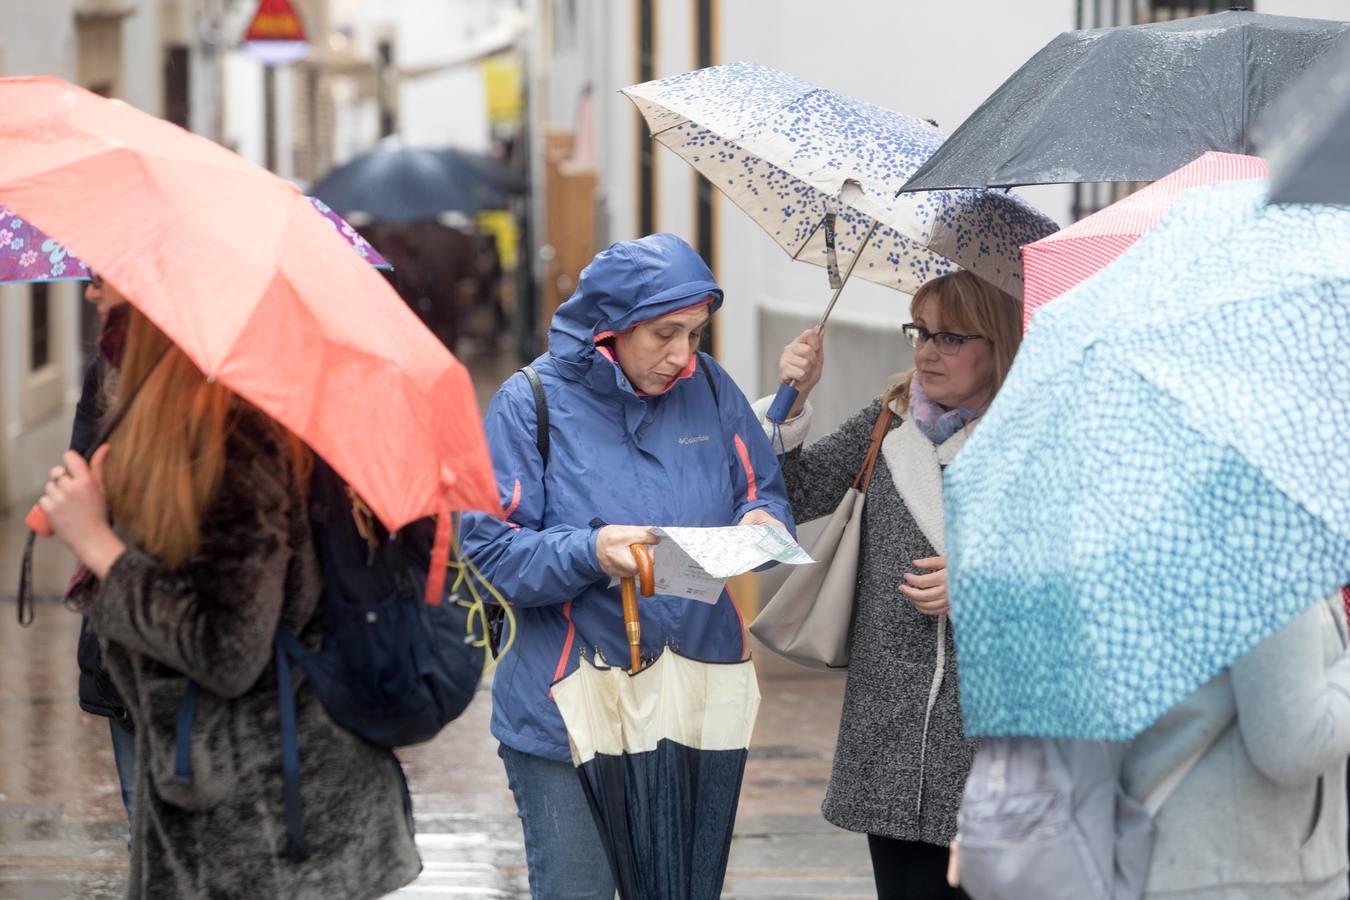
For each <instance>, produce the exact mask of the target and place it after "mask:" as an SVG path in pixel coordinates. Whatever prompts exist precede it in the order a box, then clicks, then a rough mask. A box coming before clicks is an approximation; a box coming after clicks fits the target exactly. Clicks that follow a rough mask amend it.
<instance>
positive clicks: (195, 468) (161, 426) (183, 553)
mask: <svg viewBox="0 0 1350 900" xmlns="http://www.w3.org/2000/svg"><path fill="white" fill-rule="evenodd" d="M129 313H130V315H129V319H128V322H127V336H126V347H125V350H124V351H123V355H122V365H121V371H120V378H119V384H120V388H121V390H120V391H119V394H120V396H119V399H118V406H117V408H116V409H115V410H114V411H113V413H112V414H113V415H118V414H123V418H122V421H121V422H120V423H119V424H118V426H117V428H116V429H114V431H113V433H112V435H111V436H110V437H109V439H108V458H107V461H106V465H105V467H104V478H105V484H104V490H105V492H106V494H107V497H108V507H109V510H110V511H111V513H112V517H113V520H114V521H116V522H117V523H118V525H119V526H121V527H122V528H125V529H126V531H127V532H128V533H129V534H130V535H131V537H132V538H133V539H134V540H135V541H136V543H137V544H138V545H139V546H140V547H141V548H143V549H144V550H145V551H146V552H148V553H150V554H151V555H153V556H155V557H156V558H157V559H159V560H160V561H161V562H162V563H164V564H165V565H167V566H169V567H170V568H175V569H176V568H181V567H182V566H183V565H185V564H186V563H187V562H188V560H190V559H191V558H192V556H193V554H194V553H196V552H197V549H198V547H199V546H200V544H201V524H202V517H203V515H204V514H205V512H206V510H207V507H208V506H210V504H211V501H212V500H214V499H215V497H216V494H217V492H218V491H219V490H220V485H221V482H222V480H223V479H224V475H225V444H226V440H227V438H228V437H229V434H230V431H231V429H232V428H233V426H234V423H235V422H236V421H237V419H238V416H239V413H240V412H242V411H243V409H245V408H246V406H245V404H244V402H243V401H242V400H240V399H239V397H238V396H237V395H236V394H235V393H234V392H233V391H231V390H230V389H229V388H226V387H225V386H223V385H220V384H217V383H215V382H214V381H209V380H208V379H207V378H206V376H205V375H204V374H202V371H201V370H200V369H198V368H197V366H196V365H195V364H194V363H193V362H192V360H191V359H189V358H188V356H187V354H186V353H184V352H183V351H182V350H180V349H179V348H178V347H177V346H176V345H175V344H174V343H173V342H172V341H170V340H169V338H168V337H167V336H165V334H164V333H163V332H162V331H160V330H159V329H158V328H156V327H155V326H154V324H153V323H152V322H151V321H150V320H149V319H147V318H146V317H145V316H144V315H142V314H141V313H140V311H139V310H136V309H134V308H133V309H131V310H129ZM138 385H139V389H137V386H138ZM133 391H134V392H135V394H134V397H133V396H131V392H133ZM123 407H125V412H124V413H123V410H122V408H123ZM273 424H274V426H275V423H273ZM275 427H276V428H277V429H278V437H279V438H280V439H281V441H282V443H283V446H284V447H285V448H286V449H287V451H288V455H289V456H290V457H291V460H292V462H293V463H294V464H295V467H296V468H295V471H296V472H297V473H299V472H304V471H307V470H308V464H309V460H310V457H309V451H308V449H307V448H305V446H304V444H303V443H301V442H300V441H299V439H298V438H296V437H294V436H293V435H291V434H290V432H288V431H286V430H285V429H283V428H281V427H280V426H275ZM302 483H303V482H302Z"/></svg>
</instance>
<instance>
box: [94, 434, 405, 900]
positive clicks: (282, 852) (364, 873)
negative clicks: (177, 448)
mask: <svg viewBox="0 0 1350 900" xmlns="http://www.w3.org/2000/svg"><path fill="white" fill-rule="evenodd" d="M226 454H227V461H226V467H225V475H224V480H223V483H222V485H221V488H220V490H219V493H218V495H217V497H216V498H215V500H213V501H212V503H211V505H210V507H209V508H208V510H207V513H206V515H205V517H204V519H203V522H202V541H201V548H200V549H199V550H198V552H197V554H196V556H195V557H194V558H193V559H192V560H190V561H189V562H188V564H187V565H186V566H184V567H182V568H181V569H178V570H170V569H168V568H166V567H165V566H164V565H162V564H161V563H160V562H158V561H157V560H156V559H155V558H154V557H152V556H150V555H148V554H147V553H145V552H143V551H141V550H139V549H137V548H136V547H135V546H134V545H132V544H131V543H130V542H128V550H127V552H125V553H124V554H123V555H122V556H121V557H119V558H118V559H117V561H116V562H115V563H114V564H113V566H112V568H111V569H110V570H109V572H108V575H107V577H106V578H105V579H104V580H103V581H102V582H95V581H92V580H87V581H86V583H85V584H84V585H82V586H81V587H80V588H79V589H77V591H76V593H75V594H74V595H73V596H72V599H73V600H74V601H75V602H76V603H77V605H79V606H80V607H81V608H82V609H83V611H84V612H85V613H86V614H87V615H88V616H89V620H90V625H91V627H92V628H93V630H94V632H95V633H96V634H98V635H99V637H100V639H101V642H102V644H103V648H104V659H105V660H106V663H107V666H108V670H109V672H110V674H111V675H112V678H113V681H114V683H115V684H116V685H117V688H118V690H119V691H120V692H121V694H122V697H123V698H125V700H126V703H127V706H128V708H129V709H130V712H131V718H132V721H133V722H134V724H135V728H136V763H137V765H136V800H135V812H134V818H133V821H132V841H131V851H132V855H131V866H130V872H129V877H128V887H127V896H128V897H130V898H135V900H140V898H165V900H169V898H173V900H193V898H243V897H248V898H260V900H261V898H286V900H297V898H315V900H338V898H366V897H377V896H380V895H382V894H386V893H389V892H390V891H393V890H395V889H397V888H399V887H401V886H402V885H405V884H407V883H408V882H409V881H411V880H413V879H414V878H415V877H416V876H417V874H418V872H419V871H420V870H421V862H420V860H419V858H418V855H417V849H416V847H415V845H414V843H413V831H412V810H411V807H410V805H409V803H408V801H406V800H405V796H406V795H405V793H404V787H403V775H402V772H401V770H400V769H399V767H398V763H397V761H396V760H395V758H394V756H393V754H392V753H390V752H389V751H387V750H383V749H379V748H376V747H374V746H372V745H370V744H367V743H366V742H364V741H363V740H361V739H360V738H358V737H356V736H355V735H353V734H351V733H350V732H347V731H345V730H344V729H342V728H340V727H338V726H337V725H336V724H334V723H333V721H332V720H331V719H330V718H329V717H328V715H327V713H325V712H324V709H323V707H322V706H321V705H320V703H319V700H318V697H317V696H316V695H315V694H314V693H313V691H311V690H310V689H309V688H308V686H307V685H306V682H305V680H304V677H303V675H302V674H301V673H300V672H299V671H298V670H296V671H294V673H293V674H294V677H295V682H296V684H295V688H294V690H295V703H296V717H297V730H298V736H299V745H300V764H301V776H300V777H301V798H302V802H303V814H304V826H305V837H306V841H307V843H308V847H309V852H310V855H309V857H308V858H307V859H306V860H305V861H304V862H302V863H300V864H298V865H297V864H293V863H292V862H291V861H290V860H289V858H288V855H287V842H286V812H285V804H284V801H283V799H282V778H281V743H280V741H281V738H280V735H281V729H280V726H279V724H278V704H277V677H276V666H275V663H274V661H273V643H272V641H273V635H274V634H275V633H276V626H277V623H278V621H282V622H285V623H286V624H288V625H289V626H290V627H291V628H293V629H295V631H296V632H297V633H299V634H300V636H301V639H302V640H304V641H305V642H306V643H307V644H309V645H310V646H317V643H318V639H319V627H320V621H321V609H320V590H321V581H320V576H319V570H318V563H317V560H316V558H315V555H314V548H313V545H312V543H311V538H310V530H309V522H308V515H307V510H306V508H305V504H304V501H303V500H302V498H301V496H300V494H299V491H298V489H297V487H296V483H295V479H293V478H291V477H289V475H288V464H287V462H286V460H285V456H284V454H283V452H282V449H281V447H280V446H279V445H278V442H277V441H276V439H275V436H274V432H273V430H272V429H271V427H270V426H269V425H268V424H267V423H266V421H265V420H263V419H262V418H261V417H260V416H258V415H257V414H256V413H253V414H245V415H243V416H242V417H241V419H240V421H239V422H238V424H237V425H236V427H235V428H234V429H233V432H232V434H231V436H230V438H229V441H228V444H227V450H226ZM123 539H124V540H126V537H125V535H124V536H123ZM189 678H192V679H194V680H196V681H197V682H198V684H199V685H200V686H201V694H200V696H199V700H198V705H197V713H196V719H195V723H194V726H193V729H192V768H193V776H194V777H193V781H192V783H191V784H190V785H183V784H178V783H175V781H174V779H173V765H174V736H175V726H176V719H177V715H178V709H179V704H180V700H181V698H182V696H183V692H184V690H185V689H186V687H187V684H188V679H189Z"/></svg>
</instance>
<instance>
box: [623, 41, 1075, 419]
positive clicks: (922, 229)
mask: <svg viewBox="0 0 1350 900" xmlns="http://www.w3.org/2000/svg"><path fill="white" fill-rule="evenodd" d="M624 94H626V95H627V96H628V98H629V99H630V100H632V101H633V103H634V104H636V105H637V108H638V110H639V111H640V112H641V113H642V115H643V117H644V118H645V119H646V121H647V125H648V127H649V128H650V129H651V132H652V137H653V138H655V139H656V140H657V141H658V142H660V143H661V144H664V145H665V146H666V147H668V148H670V149H671V150H672V151H674V152H675V153H676V154H677V155H678V156H679V157H680V158H682V159H683V160H685V161H686V162H687V163H689V164H690V165H692V166H693V167H694V168H695V169H697V170H698V171H699V172H700V173H701V174H702V175H703V176H704V177H705V178H707V179H708V180H709V181H710V182H712V184H713V185H715V186H716V187H717V188H718V189H719V190H721V191H722V192H723V193H724V194H726V195H727V197H729V198H730V199H731V200H732V202H734V203H735V204H736V205H737V206H739V207H740V208H741V209H742V210H744V211H745V212H746V214H748V215H749V216H750V217H751V218H752V219H754V220H755V222H756V223H758V224H759V226H760V227H761V228H763V229H764V230H765V231H766V232H768V233H769V235H770V236H771V237H772V238H773V239H774V240H775V241H776V242H777V243H778V245H779V246H780V247H782V248H783V249H784V250H785V251H786V252H787V253H788V254H789V255H790V256H791V257H792V258H793V259H797V260H804V261H806V262H810V263H814V264H815V265H818V266H825V267H826V268H827V269H828V270H829V273H830V286H831V287H832V288H833V289H834V291H835V293H834V296H833V298H832V299H831V300H830V303H829V305H828V306H827V307H826V310H825V314H824V316H822V317H821V320H820V323H819V325H818V326H817V330H821V329H823V328H824V325H825V321H826V319H827V318H828V317H829V314H830V311H831V310H832V309H833V308H834V301H835V300H837V299H838V297H839V291H840V290H841V289H842V287H843V283H844V282H845V281H846V280H847V279H848V278H849V277H850V276H851V275H852V274H856V275H857V276H858V277H860V278H865V279H867V280H868V281H874V282H877V283H878V284H884V285H886V286H887V287H892V288H895V289H897V290H900V291H904V292H906V293H913V292H914V291H916V290H918V289H919V287H920V286H921V285H922V284H923V283H924V282H926V281H928V280H930V279H932V278H934V277H936V276H938V275H942V274H944V273H946V272H951V271H954V270H956V269H957V268H966V269H969V270H970V271H971V272H973V273H975V274H976V275H978V276H980V277H981V278H983V279H984V280H985V281H988V282H989V283H991V284H993V285H995V286H997V287H999V288H1001V289H1003V290H1005V291H1007V292H1008V293H1010V294H1012V295H1014V296H1021V293H1022V264H1021V251H1020V246H1021V245H1022V244H1027V243H1030V242H1031V241H1034V240H1036V239H1037V238H1040V237H1044V236H1045V235H1047V234H1050V233H1051V232H1053V231H1054V230H1055V228H1056V226H1055V223H1054V222H1052V221H1051V220H1050V219H1048V218H1046V217H1045V216H1043V215H1042V214H1040V213H1039V212H1037V211H1036V210H1035V209H1034V208H1033V207H1031V206H1030V205H1029V204H1027V203H1026V202H1024V201H1023V200H1021V199H1020V198H1018V197H1015V196H1013V195H1011V194H1009V193H1007V192H1003V191H942V192H936V193H933V194H924V195H917V196H911V195H903V196H899V197H897V196H896V192H897V191H898V190H899V188H900V186H901V185H903V184H904V183H905V180H906V179H907V178H909V176H910V175H911V174H913V173H914V172H915V171H916V170H917V169H918V168H919V166H920V164H922V163H923V161H924V160H926V159H927V158H928V157H929V155H930V154H932V152H933V151H934V150H936V149H937V148H938V146H939V145H940V144H941V143H942V133H941V132H940V131H938V129H937V128H936V127H935V126H933V125H932V124H930V123H928V122H925V121H923V120H920V119H915V118H911V117H910V116H904V115H900V114H899V113H894V112H891V111H890V110H888V109H883V108H882V107H879V106H874V105H872V104H870V103H864V102H862V101H860V100H855V99H853V98H851V97H846V96H844V95H842V94H837V93H834V92H833V91H827V90H823V89H821V88H818V87H816V86H814V85H811V84H808V83H807V82H805V81H802V80H801V79H799V78H794V77H793V76H791V75H787V74H784V73H783V72H779V71H776V70H774V69H771V68H769V67H767V66H761V65H757V64H755V63H751V62H738V63H732V64H729V65H724V66H713V67H711V68H706V69H698V70H696V71H693V72H687V73H685V74H683V75H678V76H675V77H673V78H666V79H663V80H660V81H649V82H646V83H644V84H638V85H633V86H631V87H627V88H624ZM841 255H843V256H845V257H846V258H848V263H847V270H846V271H845V272H844V274H843V277H842V278H841V277H839V271H838V270H839V263H838V258H839V257H840V256H841ZM794 400H795V394H790V393H787V392H784V391H780V393H779V397H778V398H777V401H776V402H775V404H774V408H773V409H772V410H771V411H770V414H769V417H770V419H771V420H774V421H781V419H782V416H783V415H785V414H786V412H787V409H788V408H790V407H791V406H792V403H793V401H794Z"/></svg>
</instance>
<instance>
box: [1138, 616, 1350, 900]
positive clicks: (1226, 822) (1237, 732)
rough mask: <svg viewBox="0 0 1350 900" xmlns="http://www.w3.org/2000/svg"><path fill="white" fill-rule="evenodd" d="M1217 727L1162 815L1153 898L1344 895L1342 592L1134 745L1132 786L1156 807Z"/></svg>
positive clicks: (1346, 692)
mask: <svg viewBox="0 0 1350 900" xmlns="http://www.w3.org/2000/svg"><path fill="white" fill-rule="evenodd" d="M1234 711H1236V713H1235V714H1234ZM1216 727H1219V728H1223V729H1224V730H1223V731H1222V732H1221V733H1220V735H1219V737H1218V739H1217V740H1214V742H1213V744H1212V745H1211V746H1209V748H1208V749H1207V750H1205V751H1204V753H1203V755H1202V756H1201V757H1200V758H1199V760H1198V761H1197V762H1196V763H1195V765H1194V767H1193V768H1192V769H1190V771H1189V772H1187V773H1186V775H1185V777H1184V778H1183V779H1182V780H1181V782H1180V783H1179V784H1178V785H1177V787H1176V788H1175V790H1174V791H1173V792H1172V794H1171V795H1170V796H1169V797H1168V799H1167V800H1166V802H1164V803H1163V805H1162V808H1161V809H1160V810H1159V811H1158V813H1157V815H1156V816H1155V819H1154V825H1155V827H1156V836H1155V839H1154V845H1153V856H1152V861H1151V864H1150V869H1149V877H1148V885H1147V888H1146V891H1145V897H1146V898H1149V900H1163V898H1185V900H1340V898H1344V897H1346V896H1347V894H1348V893H1350V892H1348V891H1347V865H1348V861H1347V856H1348V855H1350V854H1348V853H1347V847H1346V836H1347V834H1346V829H1347V812H1346V807H1347V801H1346V758H1347V756H1350V654H1347V652H1346V621H1345V611H1344V607H1343V606H1342V601H1341V595H1340V594H1339V593H1337V594H1336V595H1334V596H1333V597H1330V598H1328V599H1327V600H1325V601H1321V602H1318V603H1317V604H1316V605H1314V606H1313V607H1312V608H1310V609H1308V610H1307V611H1306V612H1304V613H1303V614H1301V615H1300V616H1299V617H1298V618H1296V619H1294V620H1293V621H1292V622H1290V623H1289V624H1288V625H1286V626H1285V627H1284V628H1282V629H1280V631H1278V632H1276V633H1275V634H1274V635H1272V636H1271V637H1269V638H1267V639H1266V640H1265V641H1263V642H1261V643H1260V644H1258V645H1257V646H1256V647H1254V648H1253V649H1252V650H1250V651H1248V652H1247V653H1246V654H1245V655H1243V656H1242V657H1241V658H1239V659H1238V660H1237V661H1236V662H1234V663H1233V664H1232V665H1231V666H1230V667H1229V668H1228V669H1227V670H1225V671H1224V672H1222V673H1220V674H1219V675H1218V676H1216V677H1215V678H1214V679H1211V680H1210V681H1209V682H1208V683H1207V684H1206V685H1205V686H1204V687H1202V688H1201V689H1200V690H1198V691H1196V692H1195V693H1194V694H1192V695H1191V696H1190V697H1188V698H1187V699H1186V700H1185V701H1183V702H1182V703H1180V704H1178V705H1177V706H1176V707H1173V709H1172V710H1171V711H1169V712H1168V713H1167V715H1165V716H1164V717H1163V718H1162V719H1160V720H1159V721H1158V722H1156V723H1155V724H1154V725H1153V726H1151V727H1150V728H1149V729H1148V730H1146V731H1145V732H1144V733H1143V734H1141V735H1140V736H1139V737H1137V738H1136V739H1135V740H1134V742H1133V744H1132V745H1131V746H1130V749H1129V750H1128V751H1127V753H1126V756H1125V762H1124V770H1123V775H1124V783H1125V787H1126V789H1127V790H1128V791H1129V792H1130V794H1131V795H1133V796H1134V797H1136V798H1142V797H1145V796H1147V795H1148V794H1149V793H1150V792H1151V791H1152V790H1153V789H1154V788H1155V787H1156V786H1157V785H1158V784H1159V783H1160V782H1161V781H1162V780H1163V779H1165V778H1166V777H1167V775H1168V774H1169V773H1172V772H1175V771H1177V770H1178V768H1179V766H1180V765H1181V764H1182V762H1183V761H1184V760H1186V759H1188V758H1190V757H1191V756H1193V755H1194V753H1195V751H1196V750H1197V749H1198V748H1200V747H1204V746H1205V741H1206V740H1210V739H1211V738H1210V735H1212V734H1213V729H1214V728H1216Z"/></svg>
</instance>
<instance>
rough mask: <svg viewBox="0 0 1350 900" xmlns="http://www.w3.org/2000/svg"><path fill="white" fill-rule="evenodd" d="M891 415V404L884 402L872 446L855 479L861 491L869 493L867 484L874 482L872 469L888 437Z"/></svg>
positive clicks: (873, 432)
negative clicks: (884, 440) (882, 443)
mask: <svg viewBox="0 0 1350 900" xmlns="http://www.w3.org/2000/svg"><path fill="white" fill-rule="evenodd" d="M891 415H892V413H891V407H890V404H889V403H883V404H882V406H881V414H880V415H878V416H877V423H876V424H875V425H873V426H872V446H870V447H868V448H867V458H866V459H864V460H863V464H862V468H861V469H859V470H858V475H857V477H855V478H854V479H853V487H855V488H857V489H858V491H859V492H861V493H864V494H865V493H867V486H868V485H870V484H871V483H872V470H873V469H875V468H876V467H877V456H878V454H880V453H881V442H882V440H883V439H884V438H885V437H886V431H887V430H888V429H889V428H890V426H891Z"/></svg>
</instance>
